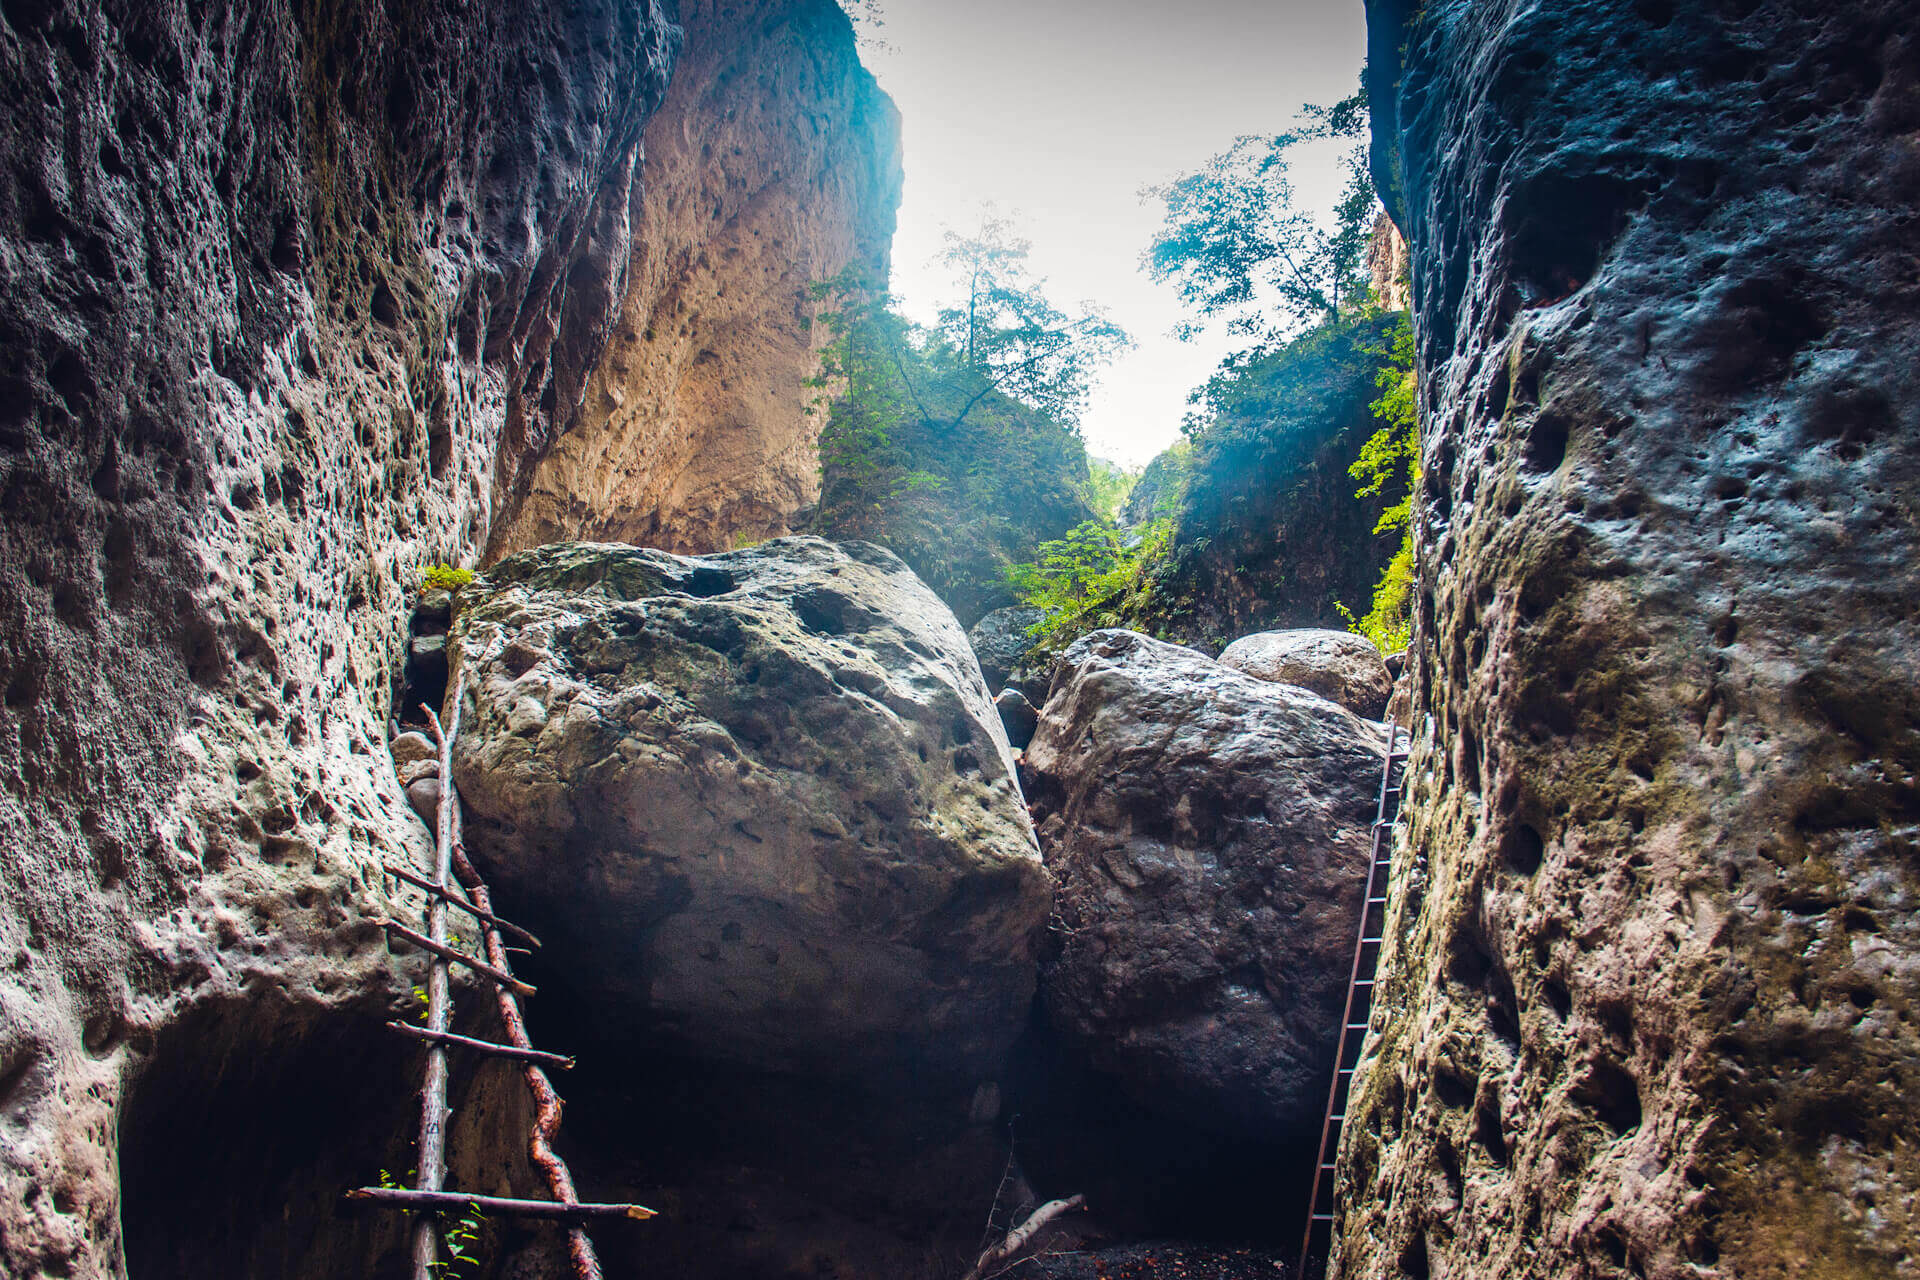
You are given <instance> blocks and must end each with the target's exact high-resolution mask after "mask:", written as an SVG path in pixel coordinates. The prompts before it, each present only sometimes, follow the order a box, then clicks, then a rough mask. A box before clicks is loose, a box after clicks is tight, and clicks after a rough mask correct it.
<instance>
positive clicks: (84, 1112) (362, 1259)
mask: <svg viewBox="0 0 1920 1280" xmlns="http://www.w3.org/2000/svg"><path fill="white" fill-rule="evenodd" d="M807 7H808V6H806V5H804V4H800V3H798V2H796V4H795V5H793V6H788V5H785V4H782V3H776V2H773V0H770V2H769V4H767V5H766V6H763V7H762V14H761V16H764V17H767V18H769V20H771V19H774V18H777V17H778V15H779V14H780V13H782V12H784V11H786V10H787V9H788V8H807ZM812 7H813V8H814V9H816V10H818V9H829V10H830V9H831V8H832V6H831V5H828V4H826V3H825V2H824V0H821V3H819V4H818V5H814V6H812ZM739 16H740V20H741V21H742V23H744V24H748V25H751V24H753V23H754V22H756V21H758V20H759V19H758V18H757V17H756V16H755V15H754V14H751V13H747V12H745V10H744V8H743V9H742V10H741V11H740V14H739ZM807 29H808V30H809V31H813V32H815V33H816V34H819V35H821V37H822V39H823V40H825V39H829V38H831V39H837V40H844V46H845V47H838V46H836V47H823V48H822V50H821V58H822V61H823V62H825V63H834V64H839V65H844V64H845V62H846V60H848V59H850V58H851V56H852V55H851V37H850V35H848V34H847V33H846V32H845V30H844V28H843V27H842V28H837V29H835V28H830V27H829V26H827V25H825V24H819V23H815V24H811V25H809V26H808V27H807ZM834 30H838V31H839V32H840V34H839V35H838V36H834V35H832V32H833V31H834ZM715 38H716V39H718V40H720V41H722V42H723V43H725V42H726V41H727V40H728V39H729V37H727V35H726V33H725V32H724V31H722V32H720V33H719V34H718V35H717V36H716V37H715ZM676 39H677V36H676V32H675V30H674V27H673V25H672V24H671V23H670V22H669V21H668V17H667V14H666V13H665V11H664V10H663V8H662V7H661V6H659V5H656V4H652V3H649V2H648V0H640V2H638V3H628V2H626V0H621V2H620V3H612V2H608V0H584V2H582V3H569V4H566V5H558V4H552V3H545V2H543V0H535V2H533V3H519V2H516V3H510V4H509V3H500V2H497V0H461V2H460V3H452V2H450V0H419V2H418V3H408V4H405V5H379V4H370V3H365V2H364V0H343V2H341V3H327V4H318V5H285V4H234V3H223V2H222V0H208V2H207V3H194V4H186V3H181V2H180V0H152V2H143V3H132V2H129V0H105V2H104V3H98V4H95V3H86V4H82V3H78V2H77V0H32V2H31V3H23V4H6V5H0V97H3V98H4V101H5V102H6V110H5V112H4V115H3V116H0V347H4V350H5V352H6V359H5V361H4V368H0V490H4V493H5V500H4V502H0V655H3V656H0V690H4V693H5V697H4V699H0V775H4V777H5V779H6V785H4V786H0V846H4V848H5V849H6V851H7V852H6V855H5V857H6V867H5V873H4V874H0V1274H4V1275H7V1276H10V1277H12V1276H19V1277H33V1278H36V1280H37V1278H38V1277H43V1276H45V1277H51V1276H60V1277H70V1278H72V1280H99V1278H103V1277H116V1278H117V1277H119V1276H121V1275H123V1274H125V1273H127V1272H128V1271H131V1272H132V1273H133V1274H136V1275H164V1274H221V1275H261V1276H265V1275H274V1276H284V1277H301V1278H305V1277H320V1276H338V1275H363V1274H375V1273H380V1272H382V1271H383V1269H384V1268H385V1267H386V1266H387V1265H388V1263H385V1262H383V1261H382V1259H383V1258H390V1257H391V1256H392V1255H395V1254H397V1253H398V1252H399V1251H400V1250H401V1249H402V1248H403V1246H404V1237H405V1234H406V1226H405V1223H404V1222H403V1221H401V1220H399V1219H397V1218H395V1217H393V1216H391V1215H385V1216H382V1215H374V1216H372V1217H358V1218H347V1217H345V1216H342V1215H340V1214H338V1213H337V1212H336V1206H337V1201H338V1195H339V1192H340V1191H341V1189H343V1188H345V1187H347V1186H351V1185H354V1184H355V1183H357V1182H359V1181H363V1180H365V1179H367V1178H370V1177H372V1176H373V1175H374V1173H375V1172H376V1171H377V1170H378V1169H379V1168H380V1167H381V1166H382V1165H385V1166H386V1167H388V1168H390V1169H392V1170H395V1171H399V1170H404V1169H405V1168H406V1167H407V1164H408V1161H409V1160H410V1159H411V1157H410V1156H409V1155H408V1154H407V1151H406V1144H405V1139H404V1138H403V1137H402V1136H401V1135H402V1134H403V1133H404V1132H405V1130H406V1128H407V1126H408V1121H407V1120H406V1118H405V1113H406V1111H407V1110H408V1107H409V1102H408V1098H409V1095H410V1093H411V1090H412V1089H413V1088H414V1085H413V1083H412V1078H413V1076H414V1063H413V1061H412V1059H411V1057H410V1053H409V1051H408V1050H407V1049H406V1048H405V1047H404V1046H400V1045H397V1044H396V1043H395V1041H394V1040H393V1039H392V1038H391V1037H390V1036H389V1034H388V1033H386V1032H385V1031H383V1030H382V1029H381V1023H382V1022H383V1021H384V1020H385V1019H387V1018H389V1017H406V1016H409V1013H410V1010H411V1006H412V1005H413V997H412V994H411V989H412V987H413V986H414V985H415V984H416V983H417V982H418V981H419V978H420V976H421V973H422V963H421V960H420V957H419V956H418V955H417V954H415V955H407V954H392V953H390V952H389V950H388V948H387V946H386V944H385V942H384V941H383V939H382V936H381V934H380V931H379V930H378V929H377V928H375V927H373V925H372V924H371V923H370V921H371V920H373V919H374V918H377V917H379V916H382V915H386V914H394V915H398V916H405V917H417V914H418V909H419V905H420V902H419V899H418V898H417V897H416V896H414V895H412V894H411V893H410V891H409V892H402V891H400V890H398V889H397V888H396V886H394V885H392V884H390V883H383V881H382V877H381V875H380V873H379V870H378V869H379V866H380V864H381V863H382V862H384V861H397V862H407V861H413V862H417V863H424V862H425V861H426V859H427V856H428V855H427V852H426V848H425V833H424V829H423V828H422V827H421V826H420V824H419V823H418V822H417V821H416V820H415V818H414V816H413V814H412V813H411V812H410V811H409V806H408V802H407V800H406V798H405V795H404V793H403V791H402V785H403V782H404V779H403V778H402V777H401V776H399V775H398V774H396V772H395V771H394V770H393V769H392V768H391V767H390V765H389V761H388V757H387V755H386V751H385V742H386V739H387V736H388V733H387V725H388V722H389V720H390V719H391V718H393V717H394V715H395V713H396V708H394V707H393V706H392V705H391V695H390V690H391V688H392V683H393V680H394V677H395V676H396V675H397V674H398V673H399V670H400V667H401V664H402V662H403V661H404V656H405V648H406V642H407V636H406V632H405V625H404V619H405V616H406V612H407V597H408V595H409V593H410V591H411V590H412V589H413V588H414V587H416V586H417V585H418V583H419V574H420V571H421V569H422V568H424V567H425V566H426V565H428V564H432V563H451V564H461V563H470V562H471V561H472V560H473V559H474V558H475V557H476V556H477V555H478V554H479V553H480V550H481V545H482V543H483V542H484V541H485V539H486V538H487V535H488V532H489V530H490V528H491V526H492V524H493V522H494V521H495V519H496V516H497V514H498V513H499V512H500V511H501V510H502V509H503V508H502V504H503V502H508V501H510V500H511V497H512V495H514V494H516V493H518V492H520V491H521V489H522V488H523V486H522V485H521V482H520V481H521V478H522V477H523V476H524V475H525V474H526V472H527V471H528V469H529V468H530V467H531V466H532V465H533V463H534V462H535V461H536V460H537V459H538V457H539V456H540V455H541V454H542V452H543V450H545V449H546V448H547V446H548V445H549V444H550V443H551V441H552V439H553V437H554V435H555V434H556V433H557V432H559V431H560V430H562V429H563V428H564V427H565V426H566V425H567V424H569V423H570V422H572V421H573V419H574V416H575V412H576V409H577V406H579V405H580V403H581V402H582V400H583V397H584V395H585V387H586V383H587V382H588V380H589V378H590V376H591V375H592V374H593V372H594V369H595V367H596V363H597V362H598V361H599V360H600V359H601V358H602V356H603V354H604V349H605V345H606V342H605V340H606V337H607V335H608V333H609V331H610V328H611V326H612V324H613V323H614V321H615V319H616V318H617V316H618V313H619V309H620V304H621V285H622V282H623V281H624V279H625V277H626V273H627V271H628V268H629V264H630V262H631V261H632V258H633V255H634V253H635V252H636V251H637V247H638V245H639V244H640V243H641V242H642V241H644V240H645V239H646V238H647V236H648V234H649V232H648V229H647V228H646V227H645V226H642V225H639V224H638V223H637V222H636V221H635V219H634V218H633V217H632V216H631V210H632V207H633V201H632V196H633V187H634V180H635V169H636V166H637V165H638V164H639V162H640V159H641V155H640V147H639V143H640V139H641V131H642V128H643V126H644V125H645V123H646V121H647V119H648V117H649V114H650V113H651V112H652V111H653V110H654V109H655V107H656V106H657V105H658V103H659V101H660V98H661V95H662V93H663V92H664V90H665V86H666V83H667V75H668V71H669V67H670V63H671V60H672V53H673V50H674V46H675V42H676ZM758 92H759V82H757V81H754V80H751V79H750V78H749V79H747V80H744V81H742V82H741V83H740V84H739V85H738V95H737V97H738V100H739V101H740V102H742V103H745V102H746V101H748V100H750V99H752V98H753V97H754V96H755V94H757V93H758ZM812 106H813V104H806V103H794V104H789V106H787V107H785V108H782V107H778V106H775V107H772V108H766V109H765V110H766V111H769V112H771V113H772V114H779V113H780V112H781V111H783V110H784V111H786V112H787V113H788V114H790V115H791V116H792V117H793V118H794V119H795V120H797V121H805V122H806V124H805V125H804V126H803V127H806V128H812V127H813V116H812V114H811V109H812ZM754 110H755V111H756V112H760V111H762V110H763V108H762V106H761V104H758V103H755V104H754ZM730 165H731V159H730V157H729V156H728V155H726V154H723V155H721V156H720V157H718V159H717V160H716V161H715V163H714V164H713V166H712V169H713V170H714V171H715V172H716V173H725V172H726V171H728V169H729V167H730ZM849 198H850V199H857V198H858V196H857V194H856V193H850V195H849ZM480 1007H484V1005H481V1006H480ZM496 1078H497V1079H505V1077H496V1076H494V1075H492V1074H490V1073H489V1074H486V1075H484V1076H482V1077H479V1079H480V1083H479V1084H477V1085H476V1086H475V1088H474V1091H473V1093H472V1094H471V1095H464V1096H457V1097H456V1098H455V1100H454V1105H455V1113H456V1119H455V1121H454V1124H455V1126H456V1132H455V1134H454V1141H453V1144H452V1145H453V1147H454V1150H455V1153H456V1162H457V1163H456V1168H455V1173H454V1176H455V1178H456V1180H458V1181H460V1182H462V1183H463V1184H465V1185H476V1186H478V1185H484V1186H488V1187H491V1188H498V1189H501V1190H507V1189H515V1190H519V1191H523V1192H531V1191H533V1190H534V1189H535V1188H536V1187H537V1186H538V1183H537V1181H535V1180H534V1179H533V1178H532V1177H531V1176H529V1175H528V1173H527V1171H526V1168H525V1161H524V1156H523V1155H522V1153H521V1151H520V1146H521V1141H520V1139H519V1137H518V1136H517V1135H516V1133H515V1127H516V1121H515V1119H514V1111H513V1108H514V1106H515V1105H517V1104H515V1103H512V1102H510V1101H505V1100H503V1098H502V1097H493V1096H491V1095H488V1093H487V1090H488V1088H490V1085H489V1084H488V1083H487V1082H488V1081H491V1080H494V1079H496ZM463 1087H464V1086H463ZM519 1132H520V1133H524V1128H521V1129H520V1130H519ZM290 1223H292V1224H295V1225H293V1226H290V1225H289V1224H290Z"/></svg>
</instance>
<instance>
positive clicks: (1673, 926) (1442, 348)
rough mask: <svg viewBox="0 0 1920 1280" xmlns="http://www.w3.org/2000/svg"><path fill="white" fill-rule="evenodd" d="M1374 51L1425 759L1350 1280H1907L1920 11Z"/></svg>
mask: <svg viewBox="0 0 1920 1280" xmlns="http://www.w3.org/2000/svg"><path fill="white" fill-rule="evenodd" d="M1368 8H1369V11H1370V18H1371V21H1372V27H1373V33H1372V36H1371V45H1372V51H1373V58H1372V61H1371V66H1372V70H1373V80H1372V93H1371V99H1372V102H1373V103H1374V105H1375V109H1376V115H1375V117H1374V120H1375V128H1376V134H1375V141H1376V151H1375V157H1376V162H1377V163H1376V167H1377V170H1378V172H1379V176H1380V177H1381V179H1382V181H1383V182H1384V183H1386V184H1388V185H1389V188H1390V194H1391V195H1392V196H1393V199H1394V203H1395V204H1396V205H1397V206H1398V211H1399V216H1400V218H1401V223H1402V225H1403V226H1404V227H1405V228H1406V229H1407V231H1408V238H1409V240H1410V241H1411V243H1412V246H1413V263H1414V265H1413V277H1414V285H1415V293H1416V310H1417V317H1418V330H1419V333H1420V349H1421V355H1420V359H1421V364H1422V372H1423V387H1424V394H1425V397H1426V408H1427V410H1428V414H1429V420H1428V421H1427V423H1426V425H1425V439H1426V445H1427V459H1426V472H1425V482H1424V487H1425V492H1424V494H1423V504H1422V508H1421V511H1420V513H1419V515H1418V516H1417V529H1418V540H1419V548H1420V564H1421V570H1420V573H1421V581H1420V592H1419V596H1418V599H1419V601H1420V605H1419V613H1418V620H1417V624H1416V637H1417V640H1416V644H1415V647H1414V651H1413V660H1412V693H1413V699H1414V704H1415V706H1414V709H1415V712H1416V717H1420V716H1422V715H1425V714H1430V715H1431V716H1432V717H1433V722H1432V726H1433V727H1432V731H1431V732H1430V733H1428V734H1426V735H1425V736H1424V738H1423V739H1422V742H1421V744H1420V746H1419V748H1418V753H1417V754H1416V756H1415V758H1414V760H1413V761H1412V765H1411V775H1412V777H1413V778H1414V779H1415V783H1414V790H1413V791H1412V792H1410V799H1411V800H1412V805H1413V807H1412V826H1411V830H1410V836H1409V850H1410V851H1409V852H1407V853H1403V854H1402V855H1401V859H1400V870H1399V873H1398V875H1397V877H1396V880H1395V883H1394V885H1393V906H1392V907H1391V912H1392V918H1391V927H1390V935H1391V936H1390V939H1389V941H1388V943H1387V946H1386V951H1385V961H1384V966H1385V967H1384V971H1383V977H1384V980H1385V983H1386V985H1385V986H1384V987H1383V988H1382V1003H1381V1004H1380V1005H1377V1006H1376V1009H1375V1018H1376V1025H1384V1027H1385V1030H1384V1032H1383V1033H1382V1034H1381V1035H1380V1036H1379V1037H1378V1039H1377V1040H1375V1041H1374V1042H1373V1043H1372V1047H1371V1049H1370V1062H1371V1066H1370V1068H1369V1069H1368V1071H1367V1072H1366V1074H1365V1076H1364V1077H1363V1081H1364V1082H1363V1085H1362V1088H1361V1089H1360V1091H1359V1093H1358V1094H1357V1096H1356V1099H1355V1103H1354V1106H1353V1107H1352V1109H1351V1114H1352V1121H1351V1123H1350V1124H1349V1126H1348V1128H1347V1132H1346V1135H1345V1141H1344V1142H1343V1144H1342V1149H1341V1157H1340V1160H1341V1163H1340V1176H1341V1179H1342V1184H1343V1189H1342V1196H1341V1199H1342V1203H1343V1204H1344V1205H1345V1206H1347V1207H1346V1209H1345V1211H1344V1217H1343V1219H1342V1221H1341V1222H1340V1224H1339V1230H1338V1237H1339V1240H1340V1241H1341V1245H1340V1256H1339V1258H1338V1260H1337V1267H1336V1269H1337V1271H1338V1273H1339V1274H1340V1275H1343V1276H1347V1277H1398V1276H1402V1275H1408V1274H1413V1275H1433V1276H1461V1275H1502V1276H1510V1277H1516V1278H1517V1277H1542V1278H1544V1277H1561V1276H1571V1275H1588V1276H1599V1277H1615V1276H1619V1277H1625V1276H1648V1277H1653V1276H1660V1277H1670V1276H1700V1277H1710V1276H1717V1277H1729V1278H1730V1277H1735V1276H1737V1277H1740V1278H1741V1280H1769V1278H1772V1277H1785V1276H1798V1277H1839V1276H1880V1277H1896V1276H1899V1277H1911V1276H1915V1275H1920V1259H1916V1255H1915V1253H1914V1251H1913V1241H1914V1240H1915V1239H1916V1238H1920V1219H1916V1212H1920V1210H1917V1209H1916V1206H1920V1148H1916V1147H1915V1145H1914V1144H1913V1142H1912V1134H1913V1133H1914V1132H1915V1130H1916V1127H1920V1088H1916V1083H1920V1081H1917V1080H1916V1075H1915V1066H1914V1064H1915V1062H1916V1061H1920V1024H1916V1022H1915V1021H1914V1017H1913V1011H1914V1009H1915V1007H1916V1003H1917V1002H1920V978H1917V977H1916V974H1920V916H1916V915H1915V913H1914V911H1913V904H1914V902H1915V901H1916V900H1920V859H1916V857H1915V838H1916V829H1917V828H1916V825H1915V824H1916V820H1917V819H1920V787H1917V786H1916V783H1915V778H1916V775H1917V773H1920V714H1916V710H1917V708H1916V695H1915V692H1914V691H1915V689H1916V688H1920V620H1917V619H1916V615H1915V612H1914V610H1913V606H1912V602H1913V600H1914V599H1915V597H1916V594H1920V560H1916V557H1915V556H1914V551H1913V538H1912V524H1911V513H1912V512H1913V511H1914V510H1915V509H1916V506H1917V505H1920V366H1916V364H1915V362H1914V361H1913V359H1912V354H1911V353H1912V352H1913V351H1914V350H1915V349H1916V344H1917V343H1920V240H1917V239H1916V236H1915V232H1914V222H1913V219H1914V208H1915V203H1916V200H1917V199H1920V146H1917V144H1916V136H1917V135H1916V130H1920V43H1917V42H1916V41H1915V39H1914V37H1913V33H1912V22H1911V19H1912V16H1913V14H1912V6H1911V5H1910V4H1903V3H1893V2H1890V0H1878V2H1876V0H1866V2H1863V3H1857V4H1850V5H1845V6H1833V5H1816V4H1810V3H1771V2H1770V3H1761V4H1752V3H1743V4H1737V5H1734V4H1722V5H1682V4H1668V3H1638V4H1632V5H1627V4H1611V3H1608V4H1602V3H1573V4H1546V3H1536V2H1531V0H1530V2H1527V3H1519V4H1512V5H1507V6H1504V7H1503V8H1502V9H1501V10H1500V13H1499V15H1498V21H1490V20H1489V17H1490V15H1489V13H1488V11H1487V7H1486V6H1484V5H1479V4H1473V3H1466V2H1465V0H1435V2H1432V3H1427V4H1424V5H1420V6H1418V16H1417V17H1411V16H1409V14H1410V11H1411V10H1412V9H1413V8H1414V6H1411V5H1403V4H1400V3H1395V2H1390V0H1374V3H1370V4H1369V6H1368ZM1401 51H1404V62H1402V61H1401V58H1400V53H1401Z"/></svg>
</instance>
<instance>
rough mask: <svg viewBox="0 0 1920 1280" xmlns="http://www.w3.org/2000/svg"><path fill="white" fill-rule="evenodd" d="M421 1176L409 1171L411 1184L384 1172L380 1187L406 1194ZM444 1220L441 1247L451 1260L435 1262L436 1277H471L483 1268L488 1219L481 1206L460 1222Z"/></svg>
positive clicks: (469, 1207) (471, 1206) (470, 1208)
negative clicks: (483, 1232)
mask: <svg viewBox="0 0 1920 1280" xmlns="http://www.w3.org/2000/svg"><path fill="white" fill-rule="evenodd" d="M416 1176H417V1171H416V1170H413V1169H409V1170H407V1182H402V1181H400V1179H398V1178H396V1177H394V1176H393V1171H392V1170H390V1169H382V1170H381V1171H380V1185H381V1186H382V1187H385V1188H386V1189H387V1190H389V1191H405V1190H407V1189H408V1184H409V1183H411V1182H412V1181H413V1179H414V1178H415V1177H416ZM438 1217H439V1219H440V1223H441V1226H440V1243H441V1245H442V1246H443V1247H444V1248H445V1249H446V1251H447V1256H446V1257H444V1258H441V1259H439V1260H437V1261H436V1262H434V1264H433V1271H434V1274H435V1275H438V1276H443V1277H449V1278H450V1280H454V1278H457V1277H459V1276H462V1275H470V1274H472V1273H473V1272H474V1271H475V1270H477V1269H478V1267H479V1266H480V1228H481V1227H482V1226H484V1225H485V1224H486V1221H487V1215H486V1214H484V1213H482V1212H480V1206H479V1205H477V1204H468V1205H467V1211H466V1212H465V1213H463V1214H461V1215H460V1216H459V1217H458V1218H454V1219H453V1220H452V1221H451V1222H449V1221H448V1216H447V1214H446V1213H442V1214H439V1215H438Z"/></svg>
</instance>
